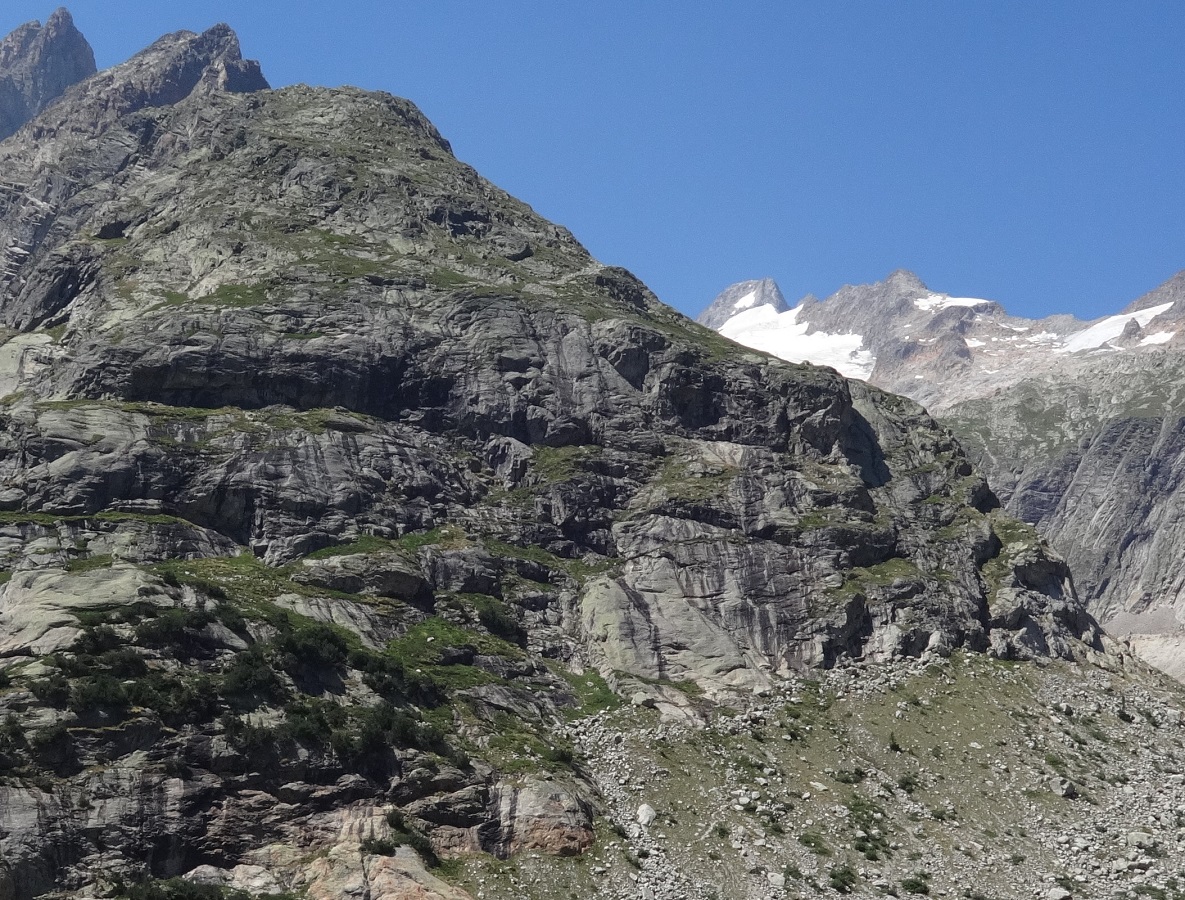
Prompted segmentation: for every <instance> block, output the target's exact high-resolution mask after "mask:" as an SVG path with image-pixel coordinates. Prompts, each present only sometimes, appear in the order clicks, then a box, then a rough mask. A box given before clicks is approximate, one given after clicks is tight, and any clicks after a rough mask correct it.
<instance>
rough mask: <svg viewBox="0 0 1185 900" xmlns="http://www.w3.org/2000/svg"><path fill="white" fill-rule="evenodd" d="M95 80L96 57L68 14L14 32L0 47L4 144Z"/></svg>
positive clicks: (0, 122)
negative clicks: (60, 99) (71, 91)
mask: <svg viewBox="0 0 1185 900" xmlns="http://www.w3.org/2000/svg"><path fill="white" fill-rule="evenodd" d="M94 74H95V55H94V53H93V52H92V51H91V47H90V44H88V43H87V41H86V38H84V37H83V36H82V34H81V33H80V32H79V31H78V29H77V28H75V27H74V20H73V19H71V18H70V13H68V12H67V11H66V10H64V9H59V10H58V11H57V12H55V13H54V14H53V15H52V16H50V17H49V20H48V21H47V22H46V23H45V25H42V24H41V23H40V22H29V23H27V24H25V25H22V26H21V27H20V28H18V29H16V30H15V31H14V32H12V34H10V35H8V37H6V38H5V39H4V40H3V41H0V140H4V138H6V137H8V136H9V135H11V134H13V133H14V132H15V131H16V130H17V129H18V128H20V127H21V126H22V125H24V124H25V123H26V122H28V121H29V120H30V119H32V118H33V117H34V116H36V115H37V114H38V113H40V112H41V111H42V110H43V109H45V108H46V107H47V106H49V104H50V103H52V102H53V101H54V100H56V99H57V98H58V97H60V96H61V95H62V94H63V93H65V91H66V90H67V88H69V87H71V86H72V85H75V84H77V83H78V82H80V81H82V80H83V79H85V78H89V77H90V76H91V75H94Z"/></svg>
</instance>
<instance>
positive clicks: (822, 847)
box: [798, 831, 831, 856]
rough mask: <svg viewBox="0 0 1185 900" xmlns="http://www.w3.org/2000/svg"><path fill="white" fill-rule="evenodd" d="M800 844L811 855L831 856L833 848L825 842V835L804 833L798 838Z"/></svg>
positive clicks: (811, 832)
mask: <svg viewBox="0 0 1185 900" xmlns="http://www.w3.org/2000/svg"><path fill="white" fill-rule="evenodd" d="M798 843H800V844H802V846H804V847H806V848H807V849H808V850H810V851H811V853H813V854H815V855H816V856H830V855H831V848H830V847H828V846H827V842H826V841H825V840H823V835H821V834H818V833H817V832H814V831H804V832H803V833H802V834H800V835H799V836H798Z"/></svg>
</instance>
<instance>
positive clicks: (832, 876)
mask: <svg viewBox="0 0 1185 900" xmlns="http://www.w3.org/2000/svg"><path fill="white" fill-rule="evenodd" d="M827 880H828V883H829V884H830V885H831V889H832V890H834V891H838V892H839V893H841V894H850V893H851V892H852V888H854V887H855V886H856V870H855V869H853V868H852V867H851V866H849V865H842V866H836V867H835V868H834V869H832V870H831V872H830V873H828V876H827Z"/></svg>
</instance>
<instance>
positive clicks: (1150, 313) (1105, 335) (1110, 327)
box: [1057, 302, 1173, 353]
mask: <svg viewBox="0 0 1185 900" xmlns="http://www.w3.org/2000/svg"><path fill="white" fill-rule="evenodd" d="M1172 305H1173V304H1172V303H1171V302H1170V303H1162V304H1160V305H1159V306H1152V307H1149V308H1148V309H1141V310H1140V311H1139V312H1134V313H1121V314H1120V315H1118V316H1108V317H1107V318H1105V319H1102V320H1100V321H1098V322H1096V323H1095V324H1094V325H1091V326H1090V327H1089V328H1087V329H1085V330H1083V331H1080V332H1078V333H1077V334H1075V335H1074V336H1073V337H1071V338H1070V339H1069V340H1068V341H1066V343H1065V344H1064V345H1063V346H1061V347H1058V348H1057V352H1058V353H1077V352H1078V351H1079V350H1094V349H1096V348H1098V347H1101V346H1103V345H1104V344H1105V343H1107V342H1108V341H1113V340H1115V338H1117V337H1119V336H1120V335H1121V334H1123V329H1124V328H1125V327H1127V323H1128V322H1130V321H1131V320H1132V319H1135V320H1136V321H1137V322H1138V323H1139V324H1140V327H1141V328H1143V327H1144V326H1145V325H1147V324H1148V323H1149V322H1151V321H1152V320H1153V319H1155V318H1156V317H1157V316H1159V315H1160V314H1161V313H1163V312H1167V311H1168V310H1169V308H1170V307H1171V306H1172Z"/></svg>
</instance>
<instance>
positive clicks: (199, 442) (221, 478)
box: [0, 26, 1098, 898]
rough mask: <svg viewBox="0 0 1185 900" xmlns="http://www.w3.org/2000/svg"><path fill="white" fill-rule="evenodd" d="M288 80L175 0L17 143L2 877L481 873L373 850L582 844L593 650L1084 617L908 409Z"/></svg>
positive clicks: (647, 661) (712, 686) (1051, 648)
mask: <svg viewBox="0 0 1185 900" xmlns="http://www.w3.org/2000/svg"><path fill="white" fill-rule="evenodd" d="M265 87H266V82H264V81H263V79H262V76H261V75H259V72H258V68H257V67H256V66H254V65H253V64H250V63H244V62H243V61H242V59H241V57H240V54H239V49H238V44H237V40H236V39H235V37H234V35H233V33H232V32H230V31H229V29H226V28H224V27H221V26H220V27H217V28H215V29H211V30H210V31H208V32H206V33H204V34H202V35H193V34H188V33H179V34H176V35H171V36H169V37H166V38H163V39H162V40H161V41H158V42H157V43H156V44H154V45H153V46H152V47H150V48H149V49H148V50H146V51H145V52H144V53H142V54H140V55H139V56H137V57H136V58H134V59H133V60H131V61H129V62H128V63H125V64H124V65H122V66H118V67H116V68H114V69H112V70H110V71H108V72H104V73H101V74H99V75H97V76H95V77H93V78H91V79H89V80H87V81H86V82H84V83H83V84H81V85H78V86H77V87H75V88H73V89H71V90H70V91H68V92H67V93H66V95H65V96H64V97H63V98H62V100H61V101H60V102H59V103H57V104H55V105H54V106H53V107H51V108H50V109H48V110H47V111H46V112H45V113H44V114H43V115H42V116H40V117H39V118H38V119H36V120H35V121H34V122H32V123H31V124H30V126H29V127H27V128H26V129H24V130H23V131H22V132H20V134H18V135H17V136H16V137H15V138H14V139H12V140H10V141H8V142H6V143H5V144H4V145H3V146H2V147H0V168H2V169H3V171H4V172H5V173H6V175H5V177H6V178H7V179H10V184H9V187H8V188H7V189H6V190H5V192H3V193H0V246H4V247H6V248H8V250H7V255H6V257H5V258H4V267H3V275H0V321H3V323H4V325H5V326H6V330H5V332H4V337H5V338H6V341H5V342H4V343H3V345H0V396H3V397H4V406H3V408H2V409H0V425H2V426H3V427H2V429H0V512H2V513H3V517H2V519H0V537H2V538H3V541H2V543H0V553H2V554H3V560H4V566H5V571H6V572H8V573H10V577H9V578H8V580H7V582H6V583H5V584H3V585H2V586H0V629H2V634H3V637H2V640H3V643H0V654H2V658H3V659H6V660H21V661H22V662H30V663H36V665H34V666H32V667H31V668H30V671H28V672H25V671H24V670H23V669H22V670H20V671H18V672H17V673H16V674H15V675H14V679H15V689H14V690H12V691H9V692H7V693H4V694H0V718H3V716H4V715H6V714H7V713H8V712H12V713H13V715H15V716H17V717H18V718H17V721H18V722H19V723H21V725H22V727H27V729H28V731H29V734H30V737H29V739H28V740H25V739H24V738H23V737H22V738H21V739H20V740H18V739H17V738H15V737H12V738H11V740H10V739H9V736H6V737H5V738H4V740H5V741H6V743H4V744H3V746H2V747H0V753H2V754H3V760H4V765H5V766H6V767H7V770H8V771H16V772H19V773H22V774H30V775H41V776H43V780H41V781H36V782H30V783H33V784H37V785H38V787H36V788H35V789H34V788H30V787H28V786H27V785H26V784H25V783H24V782H22V783H21V784H20V785H19V786H13V787H10V788H6V790H8V793H7V794H6V795H5V797H4V802H3V803H0V834H2V835H3V837H0V851H2V853H3V859H4V860H5V863H6V865H7V866H8V868H7V869H6V870H4V871H3V873H2V874H0V896H5V895H6V892H7V895H9V896H16V897H19V898H24V897H28V896H32V895H34V894H36V893H39V892H43V891H47V890H50V889H52V888H54V887H56V886H62V885H64V884H67V883H69V884H84V883H86V882H87V880H88V879H93V878H95V877H97V875H98V874H101V873H102V874H108V873H109V874H120V875H122V876H125V877H135V876H139V875H144V874H151V875H154V876H158V877H167V876H173V875H181V874H186V873H190V874H192V873H195V872H196V873H199V874H200V875H201V877H202V878H204V879H211V880H213V881H214V882H215V883H219V882H218V879H223V883H229V881H228V880H227V879H230V877H231V876H230V875H228V874H227V873H229V872H231V870H233V869H235V867H236V866H240V865H242V866H250V867H254V868H252V869H251V873H252V875H251V877H252V878H256V876H258V877H257V880H256V881H255V882H253V883H256V884H258V885H261V886H262V887H260V888H259V889H260V890H265V889H266V890H274V889H275V888H273V887H272V885H273V884H274V885H277V886H278V888H280V889H289V888H291V887H292V886H293V885H299V886H302V889H303V887H307V886H309V885H313V886H314V887H316V890H314V889H313V887H309V890H310V892H311V895H313V896H327V897H328V896H337V895H338V894H340V891H341V890H344V887H342V886H343V885H357V884H365V885H367V890H369V891H370V892H371V896H374V897H386V896H391V897H395V896H402V895H401V894H399V893H398V890H403V889H406V890H409V891H410V890H411V887H409V885H410V884H411V883H413V882H414V883H415V884H418V885H420V888H423V890H420V888H416V890H420V893H418V894H415V895H416V896H434V895H435V896H458V895H457V894H456V893H455V892H454V893H449V891H450V890H451V889H449V888H448V887H447V886H445V885H443V884H442V883H440V882H439V881H438V880H437V879H433V878H432V877H431V876H428V875H427V874H426V873H424V872H423V869H422V867H419V868H416V867H415V866H412V867H411V868H410V869H408V866H409V865H410V863H408V860H407V858H406V855H405V854H403V853H400V854H397V855H396V856H394V857H383V858H384V859H389V860H393V861H389V862H381V863H380V862H376V861H375V858H376V856H381V854H375V853H371V852H370V851H367V852H366V853H361V852H360V849H361V847H362V844H361V842H362V841H363V839H371V838H373V839H374V840H388V839H392V840H393V839H394V838H395V837H398V838H399V839H400V840H409V839H411V836H413V835H420V839H421V840H423V839H424V838H423V835H422V834H421V832H423V833H427V834H429V835H430V837H431V840H432V841H433V842H434V843H435V845H436V846H437V847H438V848H439V849H441V850H452V851H458V852H482V851H485V852H489V853H494V854H506V853H513V852H516V851H519V850H545V851H548V852H551V853H555V854H569V853H576V852H580V851H581V850H583V849H584V848H586V847H587V846H588V845H589V844H590V842H591V841H592V839H593V834H592V825H591V822H592V819H591V817H592V814H593V812H594V810H595V809H596V808H597V804H598V803H599V802H600V801H599V799H598V795H597V792H596V791H595V790H594V789H593V788H592V786H591V785H590V783H589V782H588V780H587V778H586V776H585V775H584V774H583V773H582V772H581V770H580V769H579V767H577V768H575V769H573V768H571V767H568V766H566V765H565V764H564V759H565V754H564V746H565V745H564V744H563V741H562V740H560V738H559V737H558V735H559V734H560V732H561V731H562V727H561V726H562V722H563V720H564V716H565V715H566V714H567V715H576V714H579V713H580V712H581V710H582V709H583V705H582V704H584V703H586V702H587V700H586V698H585V694H584V693H582V692H585V693H586V689H588V688H590V687H591V688H592V689H594V690H595V686H596V682H594V681H592V680H591V679H593V678H596V679H598V681H599V679H600V676H598V675H597V674H596V673H597V672H598V671H599V672H601V673H603V674H604V676H605V677H606V678H607V679H609V680H610V681H612V682H613V683H614V684H615V685H617V686H618V687H619V688H621V689H623V690H624V689H629V690H637V691H639V692H641V693H643V694H644V693H645V691H646V690H647V689H649V688H648V686H651V687H652V686H653V683H654V681H655V680H661V681H680V682H687V683H695V684H698V685H699V686H700V688H702V689H703V690H704V691H706V692H707V693H708V694H709V695H711V696H716V695H720V694H725V693H728V692H729V691H731V690H733V689H737V688H740V689H744V690H745V691H746V692H748V693H749V694H751V693H752V691H753V690H754V689H755V688H756V689H762V690H764V689H765V688H766V687H767V686H768V684H769V683H770V681H771V679H772V678H774V677H776V676H777V675H779V674H782V675H787V674H789V673H791V672H796V671H804V670H807V669H810V668H812V667H828V666H832V665H834V664H836V663H838V662H842V661H851V660H855V659H865V660H892V659H898V658H902V657H918V656H922V655H924V654H930V657H934V658H938V657H941V656H943V655H944V654H947V653H949V652H950V651H951V650H952V648H958V647H962V648H967V649H969V650H971V651H991V652H993V653H994V654H995V655H996V656H999V657H1003V658H1030V657H1039V658H1042V659H1048V658H1051V657H1060V658H1067V659H1069V658H1073V657H1075V656H1080V655H1083V654H1086V653H1088V652H1089V648H1091V647H1097V646H1098V634H1097V631H1096V629H1095V627H1094V624H1093V622H1092V621H1091V620H1090V619H1089V617H1088V616H1086V614H1085V613H1084V611H1083V609H1082V607H1081V605H1080V604H1079V603H1078V601H1077V599H1076V597H1075V595H1074V592H1073V587H1072V585H1071V584H1070V581H1069V575H1068V572H1067V570H1066V569H1065V566H1064V565H1063V564H1062V563H1061V562H1060V561H1059V560H1058V559H1057V558H1056V557H1054V556H1052V555H1051V554H1049V553H1048V552H1047V550H1046V548H1045V547H1044V546H1043V545H1042V544H1041V542H1040V541H1039V540H1038V539H1037V538H1036V536H1035V534H1034V533H1033V532H1032V531H1031V530H1030V529H1026V528H1024V527H1023V526H1020V525H1019V524H1018V523H1016V522H1014V521H1012V520H1010V519H1009V518H1008V517H1007V516H1004V515H1002V514H1001V513H1000V511H999V510H998V509H997V508H996V507H997V503H996V501H995V498H994V496H993V495H992V494H991V492H990V491H989V490H988V489H987V487H986V484H985V483H984V481H983V479H982V478H981V477H979V476H978V475H977V474H976V473H975V472H974V471H973V469H972V467H971V466H970V465H969V464H968V462H967V460H966V459H965V457H964V455H963V452H962V450H961V449H960V448H959V447H958V446H957V445H956V444H955V443H954V442H953V441H952V440H951V438H950V435H949V434H948V433H947V432H946V431H945V430H944V429H943V428H941V427H940V426H938V425H937V424H936V423H935V422H934V421H933V420H931V419H930V418H929V417H928V416H927V415H926V414H925V413H924V411H923V410H922V409H921V408H920V407H919V406H917V405H916V404H914V403H912V402H910V401H907V400H904V399H902V398H899V397H895V396H892V395H890V394H886V393H884V392H882V391H879V390H876V389H874V388H870V387H868V386H866V385H862V384H857V383H849V382H847V381H846V380H844V379H843V378H841V377H839V376H838V375H836V374H835V373H833V372H831V371H828V370H822V369H817V368H814V367H810V366H797V365H790V364H787V363H783V362H780V361H778V360H775V359H773V358H770V357H767V356H763V355H759V354H754V353H751V352H748V351H746V350H744V349H743V348H740V347H737V346H736V345H733V344H731V343H729V342H727V341H724V340H723V339H720V338H719V337H718V336H716V335H715V334H714V333H712V332H711V331H710V330H708V329H706V328H703V327H700V326H697V325H695V324H694V323H691V322H689V321H688V320H686V319H685V318H683V317H682V316H680V315H678V314H677V313H675V312H674V311H672V310H670V309H669V308H667V307H665V306H663V305H662V304H661V303H659V302H658V301H657V299H656V298H655V297H654V296H653V295H652V294H651V293H650V292H649V291H648V290H647V289H646V288H645V286H644V285H642V284H641V283H639V282H638V281H637V279H635V278H634V277H633V276H632V275H630V274H629V273H628V272H625V271H623V270H621V269H615V268H611V267H606V266H603V265H601V264H600V263H598V262H596V261H595V260H593V259H592V258H591V257H590V256H589V255H588V253H587V252H586V251H585V250H584V248H582V247H581V246H580V245H579V244H578V243H577V242H576V240H575V239H574V238H573V237H572V236H571V235H570V234H569V233H568V232H567V231H565V230H564V229H563V228H561V227H559V226H556V225H554V224H552V223H550V222H547V221H546V220H544V219H542V218H540V217H539V216H538V215H536V214H535V213H534V212H533V211H532V210H531V209H530V208H529V207H527V206H526V205H525V204H523V203H521V202H519V201H517V200H515V199H514V198H512V197H510V196H509V195H507V194H505V193H504V192H503V191H500V190H499V189H497V188H496V187H494V186H493V185H491V184H490V183H488V182H487V181H485V180H484V179H482V178H481V177H480V176H478V175H477V174H476V173H475V172H474V171H473V170H472V169H470V168H469V167H467V166H465V165H463V164H462V163H460V162H458V161H457V160H456V159H455V158H454V157H453V155H452V153H451V151H450V149H449V146H448V144H447V142H446V141H445V140H444V139H443V138H442V137H441V136H440V134H439V133H438V132H437V131H436V129H435V128H434V127H433V126H432V124H431V123H430V122H428V121H427V120H426V119H425V118H424V117H423V116H422V115H421V114H420V112H419V111H418V110H417V109H416V108H415V107H414V106H413V105H412V104H410V103H408V102H407V101H404V100H400V99H397V98H394V97H390V96H387V95H383V94H369V93H364V92H361V91H357V90H349V89H343V90H323V89H314V88H308V87H293V88H287V89H284V90H280V91H270V90H264V89H263V88H265ZM67 176H69V177H67ZM575 672H579V673H581V675H580V677H579V678H575V677H574V676H573V675H572V673H575ZM67 676H68V677H67ZM600 683H601V684H602V685H604V682H603V681H601V682H600ZM675 693H678V692H675ZM663 696H664V697H666V696H667V695H666V694H664V695H663ZM664 702H669V697H668V698H667V700H664ZM55 726H61V727H60V728H57V729H56V730H55ZM5 735H8V732H5ZM93 796H112V797H118V798H119V802H118V803H116V802H112V803H109V804H105V805H103V806H102V807H101V809H100V810H99V811H97V812H95V813H94V814H93V815H89V814H88V817H87V818H86V822H85V828H84V827H83V825H82V824H81V822H80V820H79V819H78V817H77V816H76V814H75V812H74V810H77V809H87V810H89V809H91V807H90V806H89V805H88V804H89V802H90V801H89V800H88V799H86V798H90V797H93ZM84 800H85V801H86V802H84ZM392 809H395V810H397V811H399V813H400V815H401V816H403V817H404V818H402V819H399V818H396V819H388V818H387V817H386V813H387V812H388V811H390V810H392ZM129 823H135V827H134V828H133V827H132V826H131V824H129ZM145 834H148V835H152V836H153V837H152V838H151V839H150V840H146V839H144V837H143V835H145ZM95 835H101V836H102V837H101V839H100V838H99V837H95ZM117 835H124V837H117ZM291 848H298V849H299V851H300V852H299V854H296V853H294V852H293V851H292V849H291ZM413 856H414V855H413ZM363 860H365V864H364V863H363V862H362V861H363ZM256 870H258V871H256ZM220 873H221V874H220ZM224 876H225V877H224ZM195 877H196V876H195ZM236 877H237V876H236ZM244 877H245V876H244ZM4 879H7V881H5V880H4ZM268 879H271V880H270V881H269V880H268ZM380 881H381V883H382V885H384V886H383V887H382V889H381V890H380V887H379V885H380ZM393 885H394V886H393ZM399 885H402V887H399ZM425 885H427V887H425ZM335 891H336V892H337V893H334V892H335Z"/></svg>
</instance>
